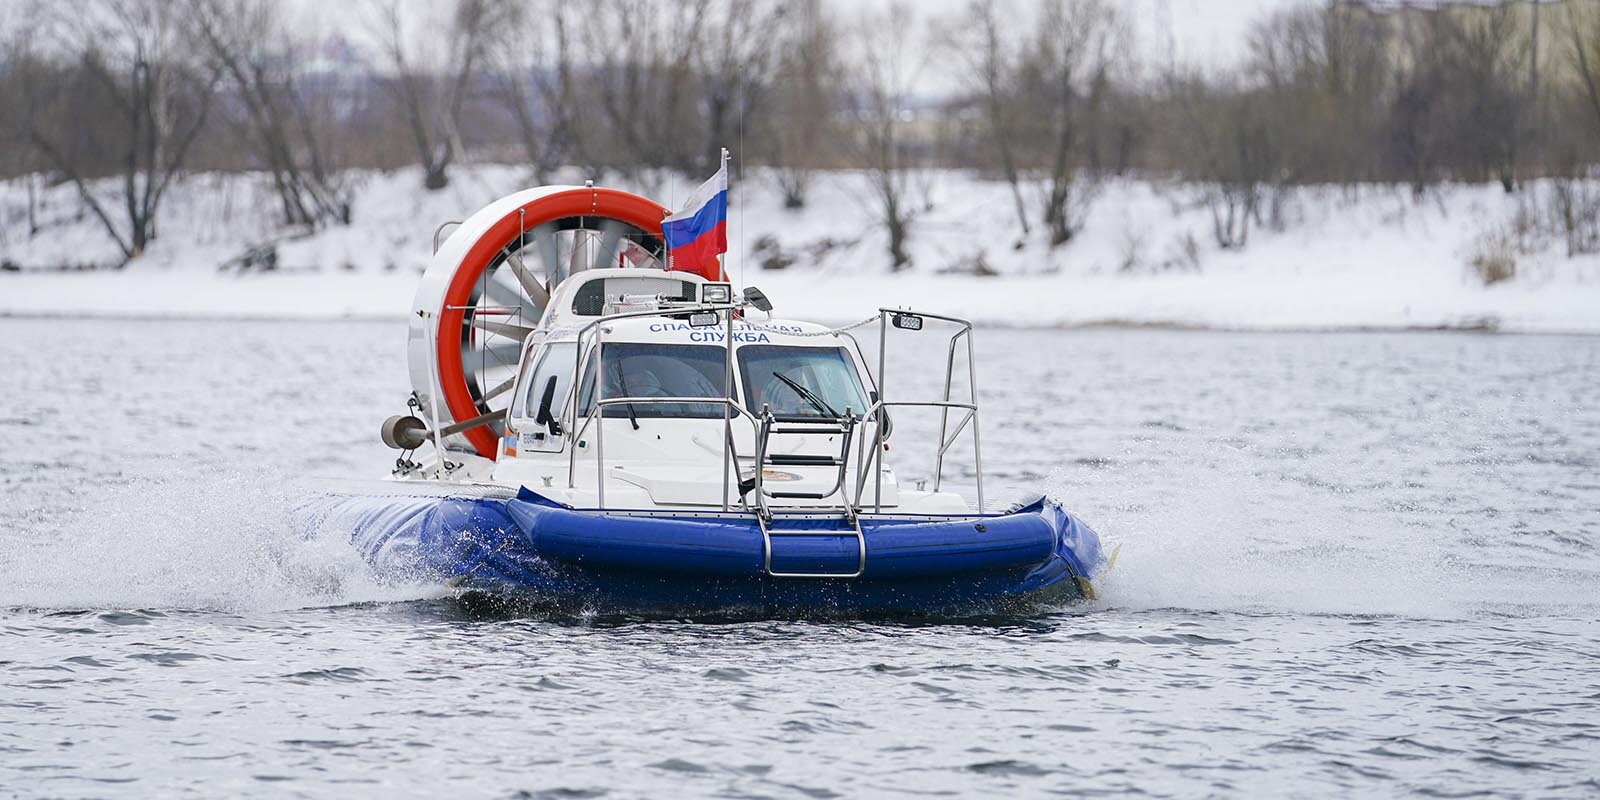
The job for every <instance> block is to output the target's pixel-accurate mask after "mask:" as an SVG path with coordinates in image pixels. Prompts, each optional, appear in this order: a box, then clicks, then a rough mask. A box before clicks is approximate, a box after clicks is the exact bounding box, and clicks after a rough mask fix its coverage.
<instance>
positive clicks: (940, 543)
mask: <svg viewBox="0 0 1600 800" xmlns="http://www.w3.org/2000/svg"><path fill="white" fill-rule="evenodd" d="M308 510H309V511H312V512H313V513H314V514H315V516H316V517H317V518H318V519H317V520H316V524H317V526H318V527H319V528H321V529H323V530H328V529H330V528H331V527H337V528H347V529H348V530H349V531H350V532H351V535H352V541H353V542H354V543H355V545H356V547H357V548H358V549H359V550H360V551H361V553H362V555H363V556H364V557H365V558H366V559H367V560H368V562H370V563H371V564H372V565H373V566H374V568H375V569H377V570H378V571H379V572H380V573H381V574H383V575H385V576H389V577H403V578H406V579H412V580H417V579H420V580H437V581H441V582H445V583H448V584H450V585H453V586H459V587H463V588H466V589H475V590H483V591H487V592H492V593H495V594H505V595H514V596H515V597H516V598H518V599H521V600H526V601H532V602H535V603H540V604H551V605H554V606H559V607H565V608H573V609H582V610H592V611H604V612H622V613H632V612H646V613H651V612H657V613H680V612H685V611H725V612H733V613H738V612H759V613H779V614H802V615H803V614H809V613H816V614H834V613H847V614H848V613H876V612H883V613H990V612H995V611H1012V610H1017V609H1019V608H1026V607H1029V606H1037V605H1040V604H1047V603H1055V602H1062V601H1070V600H1075V599H1081V598H1085V597H1092V596H1093V588H1092V585H1091V583H1090V580H1091V579H1092V578H1094V577H1095V575H1096V573H1097V572H1098V571H1099V570H1100V569H1101V568H1102V567H1103V566H1104V564H1105V555H1104V553H1103V552H1102V549H1101V545H1100V538H1099V536H1098V535H1096V534H1095V532H1094V531H1093V530H1091V529H1090V528H1089V526H1087V525H1085V524H1084V523H1083V522H1082V521H1080V520H1078V519H1077V518H1076V517H1074V516H1072V515H1071V514H1068V513H1067V512H1066V511H1064V510H1062V508H1061V507H1060V506H1059V505H1058V504H1056V503H1054V502H1051V501H1049V500H1047V499H1045V498H1043V497H1040V498H1038V499H1036V500H1034V501H1032V502H1030V503H1026V504H1023V505H1019V506H1017V507H1015V508H1012V509H1010V510H1008V511H1005V512H1003V513H998V514H984V515H965V516H895V515H878V514H863V515H861V517H860V535H859V536H858V535H857V533H856V530H855V528H854V527H853V526H851V525H850V524H849V523H848V522H846V521H845V520H843V519H829V518H817V519H808V520H799V519H786V518H781V519H780V520H779V525H780V527H773V528H771V529H770V531H771V535H770V537H768V536H764V535H763V532H762V528H761V526H760V525H759V524H758V522H757V520H756V518H755V515H754V514H750V513H731V514H722V513H715V512H705V513H701V512H662V511H637V512H628V511H615V510H607V511H596V510H586V509H574V508H571V507H568V506H564V505H561V504H559V503H556V502H553V501H551V500H549V499H547V498H545V497H542V496H540V495H538V494H536V493H534V492H531V491H528V490H527V489H523V490H522V491H521V492H519V493H518V494H517V495H516V496H515V497H462V496H411V495H406V496H393V495H388V496H378V495H368V494H349V495H329V496H326V497H323V498H320V499H319V500H318V501H317V502H316V503H315V504H314V505H313V506H312V507H311V508H309V509H308ZM858 572H859V574H856V573H858ZM789 575H808V576H813V577H786V576H789ZM850 575H854V577H845V576H850ZM814 576H826V577H814Z"/></svg>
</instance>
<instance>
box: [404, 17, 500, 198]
mask: <svg viewBox="0 0 1600 800" xmlns="http://www.w3.org/2000/svg"><path fill="white" fill-rule="evenodd" d="M511 7H512V3H511V0H455V2H454V4H453V5H452V6H451V7H450V14H449V20H448V21H447V23H446V24H445V26H444V30H445V33H446V35H445V36H444V37H443V39H444V41H445V42H446V46H445V50H444V52H443V53H442V54H440V53H439V52H438V51H437V49H436V48H434V47H430V46H429V45H430V44H431V42H432V41H433V40H434V37H435V36H436V32H432V31H423V30H419V29H418V28H419V26H422V25H426V24H427V21H425V20H420V19H417V18H416V17H417V16H418V15H416V14H415V13H412V14H411V15H408V14H407V13H406V12H405V11H402V5H401V2H400V0H378V2H377V5H376V8H375V14H374V32H375V33H376V34H377V38H378V41H379V44H380V49H381V50H382V52H383V55H384V58H385V59H386V61H387V62H388V64H387V65H388V68H389V70H390V71H391V73H392V74H391V75H389V76H388V78H389V85H390V86H391V87H392V90H393V93H394V94H395V97H396V100H397V102H398V103H399V106H400V111H401V114H402V115H403V117H404V119H405V125H406V128H407V129H408V130H409V131H410V138H411V142H412V144H413V145H414V146H415V147H416V150H417V157H418V159H419V160H420V162H421V164H422V170H423V179H422V185H423V187H424V188H426V189H429V190H437V189H443V188H444V187H445V186H447V185H449V183H450V177H449V169H450V165H451V163H452V162H454V161H455V159H456V158H457V157H459V156H460V155H461V151H462V150H463V149H464V145H463V144H462V141H461V118H462V110H463V107H464V105H465V103H466V100H467V94H468V92H469V90H470V89H471V88H472V81H473V79H474V77H475V76H476V75H477V73H478V70H479V69H480V68H481V67H482V62H483V60H484V54H485V53H486V52H488V51H489V50H490V49H491V45H492V41H493V40H492V37H493V36H495V35H496V34H498V33H500V32H503V31H505V30H507V29H508V25H507V21H508V16H509V14H510V8H511ZM408 10H409V11H411V12H416V11H417V9H416V7H409V9H408Z"/></svg>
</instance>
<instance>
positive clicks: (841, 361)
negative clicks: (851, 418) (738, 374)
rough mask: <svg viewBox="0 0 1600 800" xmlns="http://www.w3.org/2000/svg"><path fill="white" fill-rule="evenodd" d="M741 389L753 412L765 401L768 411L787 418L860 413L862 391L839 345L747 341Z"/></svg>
mask: <svg viewBox="0 0 1600 800" xmlns="http://www.w3.org/2000/svg"><path fill="white" fill-rule="evenodd" d="M739 368H740V370H742V371H743V373H744V393H745V398H746V399H747V400H748V401H749V408H750V410H751V411H753V412H756V413H760V411H761V406H762V405H763V404H765V405H767V406H770V407H771V408H772V415H773V416H775V417H779V418H790V419H816V418H826V417H834V416H843V415H844V413H845V410H846V409H849V410H850V411H852V412H854V413H855V414H856V416H861V415H862V414H865V413H866V411H867V399H866V394H865V393H864V392H862V391H861V381H860V379H859V378H858V377H857V376H856V371H855V368H854V366H853V365H852V362H851V361H850V356H849V355H848V354H847V353H846V352H845V349H844V348H843V347H786V346H780V345H745V346H744V347H741V348H739Z"/></svg>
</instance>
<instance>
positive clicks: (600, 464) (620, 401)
mask: <svg viewBox="0 0 1600 800" xmlns="http://www.w3.org/2000/svg"><path fill="white" fill-rule="evenodd" d="M652 403H701V404H712V403H715V404H718V405H723V406H724V408H725V409H726V408H727V407H729V406H731V407H732V410H733V411H736V412H738V414H739V416H741V417H743V418H745V419H748V420H750V427H751V432H752V434H755V431H756V430H758V424H757V422H756V418H755V417H754V416H753V415H751V414H750V412H749V411H747V410H745V408H744V407H743V406H741V405H739V404H738V403H737V402H735V401H733V400H730V399H728V398H726V397H608V398H605V399H603V400H597V401H595V404H594V410H593V411H591V412H589V413H588V414H586V415H585V416H584V418H583V427H581V428H579V429H577V430H576V431H574V432H573V434H572V436H571V438H572V440H573V445H572V452H571V453H569V454H568V455H567V488H569V489H570V488H574V487H575V486H576V485H577V478H578V446H577V441H578V440H579V439H580V438H581V437H582V436H583V434H584V432H585V431H587V430H589V426H590V424H594V425H595V430H597V431H598V430H600V427H599V426H600V425H601V424H602V423H599V422H596V420H598V419H600V417H601V415H602V410H603V409H604V408H606V407H607V406H626V405H650V404H652ZM726 413H728V412H727V411H724V414H726ZM725 419H726V418H725ZM756 435H759V434H756ZM732 446H733V442H732V437H731V436H727V437H725V438H724V439H723V444H722V449H723V457H724V459H726V458H727V457H728V454H729V451H730V450H732ZM600 447H601V439H600V437H599V436H596V437H595V450H594V453H595V461H596V471H597V475H596V481H597V483H596V488H595V491H596V497H595V500H596V503H595V506H596V507H597V508H601V509H603V508H605V507H606V487H605V483H606V468H605V456H604V454H603V453H601V451H600ZM733 457H734V460H735V461H736V462H737V460H738V454H737V453H734V454H733ZM735 466H737V464H735ZM722 482H723V498H722V510H723V511H727V510H729V503H728V493H727V489H728V487H727V482H728V473H727V471H726V470H724V471H723V474H722Z"/></svg>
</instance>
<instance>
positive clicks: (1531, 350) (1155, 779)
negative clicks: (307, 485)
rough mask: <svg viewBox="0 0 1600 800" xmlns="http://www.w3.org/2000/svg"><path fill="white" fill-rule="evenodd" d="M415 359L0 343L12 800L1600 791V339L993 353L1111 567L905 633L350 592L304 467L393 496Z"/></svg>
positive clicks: (1021, 420)
mask: <svg viewBox="0 0 1600 800" xmlns="http://www.w3.org/2000/svg"><path fill="white" fill-rule="evenodd" d="M402 342H403V336H402V335H401V332H400V331H399V330H398V329H397V328H396V327H395V326H391V325H383V324H312V325H298V324H297V325H284V324H274V323H264V322H263V323H199V322H80V321H37V320H35V321H21V320H0V365H3V369H0V397H3V398H4V403H3V405H0V487H3V490H0V491H3V497H4V502H3V504H0V609H3V610H0V787H4V789H5V790H8V791H0V795H11V794H14V795H16V796H21V797H32V796H96V797H119V796H121V797H147V796H183V795H196V796H207V797H211V796H224V795H236V794H271V795H274V796H278V795H291V796H294V795H298V796H350V795H356V796H363V795H366V796H370V795H374V794H377V793H379V792H383V793H385V794H394V795H406V796H434V795H440V794H444V793H445V792H447V791H448V792H453V793H459V794H465V795H470V796H491V797H492V796H500V797H511V796H544V797H586V796H607V797H633V796H657V797H659V796H683V795H716V796H767V797H830V796H883V795H890V794H948V795H965V796H974V795H977V796H1001V795H1044V794H1053V793H1077V792H1083V793H1110V792H1139V793H1145V794H1150V795H1158V796H1195V795H1206V794H1242V793H1251V794H1264V793H1271V794H1320V795H1328V794H1335V793H1338V794H1360V795H1393V794H1399V793H1402V792H1415V793H1428V794H1445V795H1452V796H1455V795H1469V794H1475V793H1486V794H1517V795H1537V796H1551V795H1555V796H1573V795H1595V794H1600V670H1597V669H1596V668H1595V664H1596V663H1597V658H1600V623H1597V622H1596V621H1595V619H1596V614H1597V612H1600V552H1597V545H1600V407H1597V403H1596V402H1595V398H1596V397H1597V396H1600V339H1595V338H1564V337H1501V336H1477V335H1449V334H1438V335H1434V334H1394V335H1390V334H1318V335H1310V334H1304V335H1265V334H1222V333H1193V332H1163V331H1122V330H1107V331H1061V332H1056V331H989V332H985V334H984V335H983V337H982V338H980V341H979V349H980V364H981V369H982V373H983V377H984V380H983V389H984V400H985V402H986V404H987V405H986V416H985V417H984V418H983V423H984V425H983V437H984V445H985V447H984V452H985V456H986V467H987V468H988V472H989V476H990V484H989V486H988V487H986V488H988V489H989V490H990V491H991V492H992V493H995V494H1013V495H1014V494H1016V493H1017V492H1019V491H1021V490H1022V489H1023V488H1025V487H1026V486H1028V485H1040V486H1043V487H1045V488H1048V489H1049V490H1050V491H1051V493H1052V494H1054V495H1056V496H1058V497H1060V498H1062V499H1063V500H1065V501H1066V502H1067V503H1068V504H1069V505H1070V506H1071V507H1073V508H1074V509H1076V510H1078V511H1079V512H1080V513H1081V514H1082V515H1083V516H1085V517H1086V518H1087V519H1089V520H1090V521H1091V522H1092V523H1093V524H1095V525H1096V527H1097V528H1098V529H1099V530H1100V531H1101V533H1102V534H1103V535H1104V537H1105V538H1106V539H1107V541H1108V543H1110V544H1111V545H1113V546H1120V547H1121V555H1120V558H1119V561H1118V564H1117V566H1116V568H1115V569H1114V570H1113V572H1112V574H1111V575H1110V576H1109V578H1108V579H1107V580H1106V581H1105V582H1104V585H1103V595H1102V599H1101V600H1099V601H1097V602H1095V603H1092V604H1088V605H1083V606H1073V607H1067V608H1061V609H1054V610H1047V611H1043V612H1040V613H1038V614H1034V615H1030V616H1027V617H1017V618H983V619H959V620H917V621H848V620H845V621H840V620H832V621H821V620H637V619H619V618H613V617H607V616H596V615H590V616H582V615H580V616H562V617H552V616H549V615H539V614H536V613H531V612H511V613H507V612H504V611H502V610H496V609H488V608H484V607H483V606H482V605H481V604H478V603H474V602H471V601H463V600H461V599H458V598H454V597H452V596H450V595H449V594H448V593H447V592H445V591H443V590H441V589H440V588H439V587H433V586H417V585H408V584H406V583H404V582H395V581H392V580H386V579H384V578H383V576H375V575H371V574H369V573H368V572H367V571H366V568H365V567H364V566H363V565H362V564H361V562H360V561H359V560H358V559H356V558H355V557H354V555H353V554H352V553H351V552H350V550H349V548H348V547H346V546H345V545H344V543H343V542H342V541H341V540H340V539H339V537H338V536H337V535H335V534H334V533H331V532H323V533H322V534H319V535H316V536H312V537H311V538H309V539H308V538H307V537H306V536H305V535H304V534H303V533H302V532H300V531H297V530H296V529H295V528H294V526H293V524H292V522H291V514H290V509H291V508H292V506H293V504H294V502H295V499H296V497H298V496H300V493H302V492H303V491H304V488H303V486H302V485H300V484H297V483H296V482H295V481H294V480H293V479H292V476H295V475H298V474H305V473H313V474H325V475H372V474H375V473H381V472H382V471H383V469H384V465H385V464H386V463H388V462H389V461H390V460H391V459H392V455H391V454H390V452H389V451H387V450H385V449H384V448H383V447H382V445H381V444H379V443H378V442H377V437H376V431H377V425H378V422H379V421H380V420H381V419H382V418H383V417H384V416H386V415H387V414H389V413H395V412H397V411H399V410H401V409H400V406H399V403H398V402H397V398H400V397H403V395H404V392H405V390H406V387H405V384H404V374H403V372H404V371H403V361H402V358H403V352H402V348H403V344H402ZM912 383H915V384H916V386H912V385H911V384H905V388H906V389H907V390H910V389H913V388H925V387H926V386H928V385H930V384H929V379H928V378H926V377H923V378H916V379H913V380H912ZM897 424H898V425H899V426H900V428H901V430H900V432H899V433H897V435H896V436H897V442H898V441H900V440H901V439H902V437H903V438H904V440H905V441H906V442H907V443H909V439H911V438H912V436H913V434H914V433H916V432H919V431H921V430H926V429H927V428H928V426H929V425H930V424H931V423H929V422H926V421H920V420H917V419H913V418H912V415H911V414H909V413H908V414H907V415H905V418H904V419H897ZM897 447H898V444H897ZM898 452H899V455H900V456H901V459H902V460H901V462H900V463H901V465H902V471H903V472H905V473H907V474H915V473H916V471H917V469H916V468H915V467H914V466H910V465H909V461H907V459H911V458H913V457H915V456H917V455H918V454H917V453H916V452H915V448H910V447H907V448H903V449H901V450H899V451H898ZM918 463H920V462H918Z"/></svg>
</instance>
